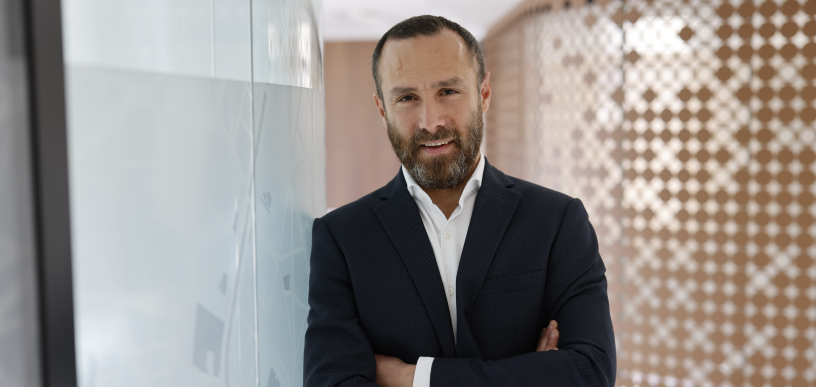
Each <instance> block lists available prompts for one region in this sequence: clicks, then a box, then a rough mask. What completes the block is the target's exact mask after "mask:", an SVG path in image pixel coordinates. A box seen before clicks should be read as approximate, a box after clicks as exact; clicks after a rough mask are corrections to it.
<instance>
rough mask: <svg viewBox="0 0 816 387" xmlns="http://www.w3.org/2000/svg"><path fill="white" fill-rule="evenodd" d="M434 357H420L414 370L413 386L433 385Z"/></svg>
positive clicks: (425, 386) (427, 386) (426, 386)
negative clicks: (432, 367)
mask: <svg viewBox="0 0 816 387" xmlns="http://www.w3.org/2000/svg"><path fill="white" fill-rule="evenodd" d="M433 361H434V358H432V357H424V356H422V357H420V358H419V360H418V361H417V365H416V370H415V371H414V385H413V387H431V366H432V365H433Z"/></svg>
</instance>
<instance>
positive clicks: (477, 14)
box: [323, 0, 523, 41]
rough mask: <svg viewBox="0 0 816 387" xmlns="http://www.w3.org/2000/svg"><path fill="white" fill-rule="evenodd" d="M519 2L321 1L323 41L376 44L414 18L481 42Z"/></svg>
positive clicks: (447, 0) (429, 0) (444, 0)
mask: <svg viewBox="0 0 816 387" xmlns="http://www.w3.org/2000/svg"><path fill="white" fill-rule="evenodd" d="M522 1H523V0H412V1H393V0H323V26H324V27H323V28H324V30H323V38H324V39H325V40H326V41H348V40H379V39H380V37H381V36H382V35H383V34H384V33H385V32H386V31H388V29H389V28H391V26H393V25H394V24H397V23H399V22H400V21H402V20H405V19H407V18H409V17H411V16H417V15H438V16H444V17H446V18H448V19H450V20H453V21H455V22H457V23H459V24H460V25H462V27H465V28H466V29H467V30H468V31H470V32H471V33H472V34H473V36H475V37H476V39H479V40H481V39H482V38H483V37H484V36H485V34H486V33H487V30H488V29H489V28H490V26H492V25H493V24H494V23H496V22H498V21H499V20H500V19H501V18H502V17H503V16H504V15H506V14H507V13H509V12H510V11H511V10H513V8H514V7H515V6H516V5H518V4H519V3H521V2H522Z"/></svg>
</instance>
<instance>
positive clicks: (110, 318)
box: [64, 0, 325, 387]
mask: <svg viewBox="0 0 816 387" xmlns="http://www.w3.org/2000/svg"><path fill="white" fill-rule="evenodd" d="M64 9H65V13H64V18H65V19H66V22H65V24H66V27H65V28H66V31H65V39H66V43H65V46H66V58H67V59H66V77H67V83H68V90H67V98H68V113H69V114H68V115H69V122H68V124H69V156H70V178H71V200H72V202H71V207H72V208H71V211H72V229H73V237H74V241H73V247H74V277H75V278H74V286H75V293H74V294H75V311H76V329H77V332H76V335H77V358H78V368H79V369H78V375H79V379H80V385H81V386H82V387H90V386H93V387H97V386H115V387H129V386H134V387H135V386H139V387H141V386H168V387H170V386H172V387H178V386H196V387H198V386H290V385H300V384H302V381H301V380H302V370H301V368H302V360H303V331H304V329H305V324H306V313H307V311H308V307H307V306H306V294H307V292H308V289H307V282H306V279H307V278H308V272H309V268H308V256H309V248H310V241H309V238H310V235H311V230H310V228H311V224H312V219H313V218H314V217H315V216H319V215H321V214H323V213H324V212H325V171H324V163H325V156H324V155H325V146H324V107H323V98H324V97H323V92H322V91H321V90H320V88H322V74H323V72H322V71H323V70H322V65H323V64H322V39H321V37H320V31H319V30H318V29H317V26H318V24H317V21H316V20H318V19H319V7H318V8H317V9H316V8H315V6H314V5H313V4H312V2H311V1H310V0H304V1H296V2H282V1H271V0H264V1H261V0H256V1H253V2H252V3H249V2H245V1H234V0H212V1H208V2H201V1H194V0H173V1H159V0H153V1H148V2H146V3H145V2H134V1H132V0H106V1H101V0H68V1H66V2H65V3H64ZM250 10H252V15H250ZM284 16H286V17H284ZM253 22H254V23H260V25H255V26H253V25H252V24H251V23H253ZM270 31H271V32H270ZM260 32H262V33H260ZM251 33H254V36H251ZM259 33H260V36H259ZM270 34H271V35H270ZM270 36H271V37H272V38H269V37H270ZM250 50H252V51H250ZM253 52H254V53H255V54H256V55H255V61H254V63H252V57H253V56H252V55H251V53H253ZM259 52H265V54H264V55H261V56H260V57H259V56H258V55H257V54H258V53H259ZM253 66H254V67H255V69H256V71H255V74H253V72H252V68H253ZM273 83H274V84H273Z"/></svg>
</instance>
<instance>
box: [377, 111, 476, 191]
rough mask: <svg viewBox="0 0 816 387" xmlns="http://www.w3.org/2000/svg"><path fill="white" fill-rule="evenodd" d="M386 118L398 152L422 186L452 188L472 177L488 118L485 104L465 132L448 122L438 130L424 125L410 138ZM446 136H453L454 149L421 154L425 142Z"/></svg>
mask: <svg viewBox="0 0 816 387" xmlns="http://www.w3.org/2000/svg"><path fill="white" fill-rule="evenodd" d="M386 122H387V125H386V126H387V128H388V139H390V140H391V147H393V148H394V153H396V154H397V158H399V160H400V162H402V165H403V166H404V167H405V168H406V170H407V171H408V173H409V174H411V177H413V178H414V181H416V183H417V184H419V186H420V187H423V188H431V189H452V188H456V187H457V186H459V185H460V184H462V183H464V182H465V180H466V179H467V178H468V173H469V172H470V169H471V168H472V167H473V165H474V164H475V162H476V157H477V156H478V155H479V149H480V147H481V146H482V134H483V132H484V122H483V121H482V107H481V105H476V109H475V111H474V112H473V114H472V115H471V117H470V120H469V121H468V122H467V124H466V127H465V131H464V132H461V131H459V130H457V128H456V127H447V126H445V127H441V128H439V129H438V130H437V131H436V133H431V132H429V131H427V130H426V129H422V130H420V131H417V132H415V133H414V135H413V136H411V137H410V138H408V137H403V136H402V135H401V134H400V132H399V129H398V128H397V127H396V125H394V124H393V123H392V122H391V120H390V119H388V120H386ZM445 139H451V140H452V142H453V143H454V144H455V145H456V148H455V150H454V151H453V152H449V153H448V154H443V155H436V156H428V157H423V156H420V154H419V153H420V147H421V146H422V143H424V142H428V141H438V140H445Z"/></svg>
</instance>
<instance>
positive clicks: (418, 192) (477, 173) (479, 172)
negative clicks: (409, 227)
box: [402, 155, 485, 206]
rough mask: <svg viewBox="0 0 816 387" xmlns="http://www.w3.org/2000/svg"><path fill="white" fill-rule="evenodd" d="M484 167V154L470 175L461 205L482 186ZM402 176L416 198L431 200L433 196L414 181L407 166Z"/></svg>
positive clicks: (460, 198) (461, 197) (460, 201)
mask: <svg viewBox="0 0 816 387" xmlns="http://www.w3.org/2000/svg"><path fill="white" fill-rule="evenodd" d="M484 168H485V157H484V155H480V156H479V164H477V165H476V170H474V171H473V175H471V176H470V179H468V181H467V183H466V184H465V189H464V190H463V191H462V196H460V197H459V205H460V206H461V205H462V202H464V201H465V199H466V198H467V197H468V196H470V195H472V194H474V193H475V192H476V191H478V190H479V188H481V187H482V178H483V176H484ZM402 176H403V177H405V182H406V183H407V184H408V193H409V194H411V196H412V197H413V198H414V199H416V200H421V201H423V202H428V203H432V202H431V198H429V197H428V195H427V194H426V193H425V190H423V189H422V187H420V186H419V184H417V183H416V181H414V178H413V177H411V174H410V173H408V170H407V169H405V166H402Z"/></svg>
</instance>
